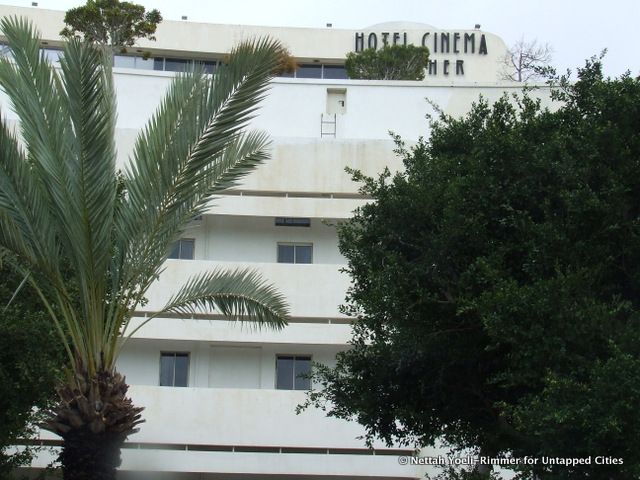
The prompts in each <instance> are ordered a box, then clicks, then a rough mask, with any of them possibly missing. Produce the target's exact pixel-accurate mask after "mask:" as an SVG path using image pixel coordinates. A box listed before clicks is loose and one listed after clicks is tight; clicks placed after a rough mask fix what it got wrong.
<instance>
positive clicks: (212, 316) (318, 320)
mask: <svg viewBox="0 0 640 480" xmlns="http://www.w3.org/2000/svg"><path fill="white" fill-rule="evenodd" d="M156 313H157V312H153V311H147V310H138V311H136V312H134V317H133V318H139V319H146V318H148V317H151V316H153V315H155V314H156ZM155 318H171V319H176V320H217V321H224V322H231V323H235V322H234V321H233V320H229V319H228V318H227V317H225V316H224V315H221V314H216V313H195V314H193V315H188V316H185V315H180V314H177V313H163V314H161V315H159V316H158V317H155ZM288 323H290V324H291V323H315V324H326V325H351V323H352V320H351V318H349V317H344V318H325V317H290V318H289V319H288Z"/></svg>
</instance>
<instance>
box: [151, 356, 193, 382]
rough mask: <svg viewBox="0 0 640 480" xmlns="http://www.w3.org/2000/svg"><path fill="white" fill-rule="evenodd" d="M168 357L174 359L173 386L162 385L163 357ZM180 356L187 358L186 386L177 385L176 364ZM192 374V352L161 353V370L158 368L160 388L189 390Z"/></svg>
mask: <svg viewBox="0 0 640 480" xmlns="http://www.w3.org/2000/svg"><path fill="white" fill-rule="evenodd" d="M167 356H171V357H172V358H173V379H172V382H171V383H172V384H171V385H162V357H167ZM178 356H180V357H187V374H186V376H185V378H186V380H187V384H186V385H176V362H175V359H176V358H177V357H178ZM190 373H191V352H185V351H175V350H174V351H168V350H161V351H160V358H159V368H158V386H160V387H171V388H187V387H189V383H190V382H189V375H190Z"/></svg>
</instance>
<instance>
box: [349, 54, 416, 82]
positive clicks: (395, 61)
mask: <svg viewBox="0 0 640 480" xmlns="http://www.w3.org/2000/svg"><path fill="white" fill-rule="evenodd" d="M428 63H429V49H428V48H427V47H416V46H415V45H385V46H384V47H383V48H381V49H379V50H376V49H375V48H368V49H366V50H363V51H361V52H350V53H348V54H347V60H346V61H345V65H344V66H345V69H346V70H347V75H348V76H349V78H361V79H365V80H422V79H424V72H425V68H427V66H428Z"/></svg>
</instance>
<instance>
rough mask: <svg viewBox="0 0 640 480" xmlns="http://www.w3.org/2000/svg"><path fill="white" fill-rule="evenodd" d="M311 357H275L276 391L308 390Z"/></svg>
mask: <svg viewBox="0 0 640 480" xmlns="http://www.w3.org/2000/svg"><path fill="white" fill-rule="evenodd" d="M310 373H311V356H309V355H305V356H300V355H278V356H277V357H276V388H277V389H278V390H309V389H310V388H311V379H310V378H308V375H309V374H310Z"/></svg>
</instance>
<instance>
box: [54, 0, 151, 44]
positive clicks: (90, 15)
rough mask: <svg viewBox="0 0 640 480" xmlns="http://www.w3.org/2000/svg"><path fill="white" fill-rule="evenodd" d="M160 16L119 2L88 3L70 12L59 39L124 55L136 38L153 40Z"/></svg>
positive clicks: (95, 0) (132, 4)
mask: <svg viewBox="0 0 640 480" xmlns="http://www.w3.org/2000/svg"><path fill="white" fill-rule="evenodd" d="M161 21H162V15H160V12H159V11H158V10H156V9H154V10H151V11H149V12H147V11H145V8H144V7H143V6H142V5H137V4H135V3H131V2H120V1H119V0H88V1H87V3H86V5H83V6H81V7H76V8H72V9H71V10H69V11H67V13H66V14H65V16H64V23H65V24H66V27H65V28H64V29H63V30H62V31H61V32H60V35H62V36H64V37H67V38H73V37H82V38H84V39H86V40H88V41H90V42H95V43H97V44H100V45H109V46H111V47H112V48H113V51H114V52H120V53H126V51H127V47H132V46H133V45H134V44H135V42H136V40H138V39H139V38H147V39H149V40H155V37H154V36H153V34H154V33H155V32H156V28H157V26H158V24H159V23H160V22H161Z"/></svg>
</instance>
